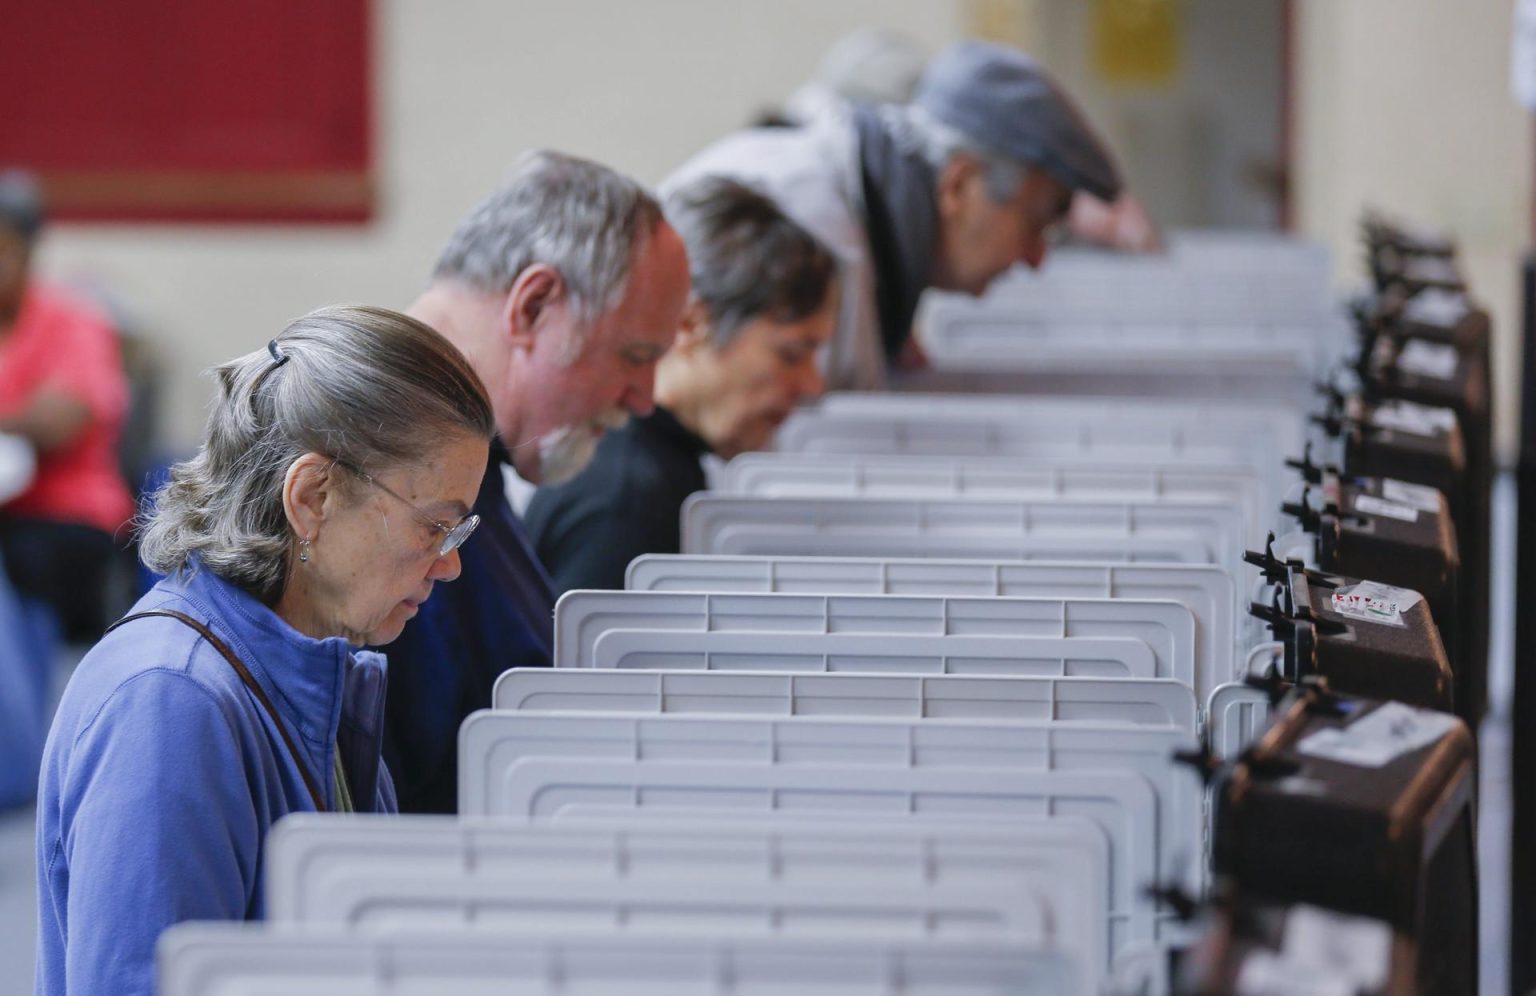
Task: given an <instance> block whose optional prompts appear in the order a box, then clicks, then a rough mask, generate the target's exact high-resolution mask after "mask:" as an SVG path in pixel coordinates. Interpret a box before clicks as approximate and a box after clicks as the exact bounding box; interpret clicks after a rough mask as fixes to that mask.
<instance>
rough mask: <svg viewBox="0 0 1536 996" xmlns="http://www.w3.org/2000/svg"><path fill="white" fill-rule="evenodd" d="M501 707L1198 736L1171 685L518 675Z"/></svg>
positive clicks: (577, 672)
mask: <svg viewBox="0 0 1536 996" xmlns="http://www.w3.org/2000/svg"><path fill="white" fill-rule="evenodd" d="M491 707H492V708H494V709H514V710H523V711H537V712H668V713H677V712H697V713H721V712H726V713H753V714H755V715H761V716H900V717H905V718H908V719H922V718H925V717H931V718H936V719H1024V720H1035V721H1044V720H1055V721H1087V722H1099V723H1137V724H1143V725H1147V726H1174V727H1177V728H1179V729H1181V730H1184V731H1185V732H1186V733H1189V734H1194V733H1196V732H1198V729H1199V726H1198V722H1199V720H1198V715H1197V713H1198V710H1197V708H1196V703H1195V694H1194V692H1193V691H1192V690H1191V689H1190V688H1189V687H1188V686H1186V685H1184V684H1182V683H1180V682H1177V681H1174V680H1173V679H1172V678H1029V677H988V676H984V675H971V674H927V675H902V674H816V673H810V674H785V673H782V672H777V671H606V670H589V669H584V668H545V667H528V668H513V669H512V670H510V671H505V672H503V673H502V675H501V677H499V678H497V679H496V687H495V691H494V692H493V693H492V696H491Z"/></svg>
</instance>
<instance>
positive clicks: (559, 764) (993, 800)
mask: <svg viewBox="0 0 1536 996" xmlns="http://www.w3.org/2000/svg"><path fill="white" fill-rule="evenodd" d="M1192 743H1193V741H1192V739H1191V738H1190V737H1189V736H1188V735H1187V734H1185V733H1183V732H1182V731H1179V730H1176V729H1172V728H1152V727H1134V726H1123V725H1122V726H1100V725H1094V724H1028V723H995V722H977V721H965V720H941V719H925V720H918V721H907V720H896V719H874V718H861V719H824V718H820V717H796V718H794V719H761V718H756V717H751V716H730V717H705V716H694V715H656V716H633V715H624V714H606V715H605V714H596V713H588V714H579V713H553V714H545V713H515V712H501V711H495V710H484V711H481V712H477V713H474V714H473V715H471V716H470V717H469V718H468V719H466V720H465V722H464V725H463V726H462V727H461V729H460V731H459V779H460V780H459V812H460V814H461V815H500V816H521V817H528V818H537V819H558V818H577V817H581V816H584V815H618V814H622V813H626V812H633V811H635V810H651V811H653V812H658V813H666V814H670V815H675V816H684V815H687V814H688V813H689V812H692V811H704V810H714V811H717V812H718V811H726V812H733V813H736V814H738V815H741V816H743V817H747V816H749V815H751V814H754V813H780V814H785V815H789V816H793V815H795V814H798V813H813V814H814V813H820V814H823V815H825V814H831V813H838V814H844V815H846V816H847V817H848V818H850V819H854V818H857V819H859V820H874V821H879V822H884V821H886V820H889V819H891V818H900V817H902V816H904V815H908V814H917V815H921V816H927V817H934V816H939V815H944V816H951V817H957V816H961V815H963V816H964V817H965V818H966V819H967V821H975V822H977V823H978V824H979V823H983V822H990V821H992V820H1016V819H1020V818H1041V817H1054V816H1081V817H1086V818H1088V819H1091V820H1093V821H1094V823H1095V824H1096V825H1098V826H1099V827H1101V828H1102V829H1103V831H1104V833H1105V834H1106V836H1107V837H1108V839H1109V842H1110V858H1109V864H1108V881H1109V883H1110V889H1111V894H1112V896H1113V897H1114V898H1113V902H1112V919H1113V920H1114V921H1115V923H1116V928H1115V931H1114V932H1113V934H1112V935H1111V951H1112V952H1113V953H1114V954H1115V955H1116V956H1118V955H1119V954H1120V953H1121V952H1122V951H1123V950H1128V949H1129V948H1130V947H1131V946H1132V945H1133V944H1145V943H1151V942H1154V941H1156V940H1157V939H1158V934H1159V924H1158V921H1159V917H1158V916H1157V914H1156V910H1155V904H1154V902H1153V900H1151V899H1150V898H1149V897H1148V896H1147V895H1146V894H1145V893H1144V892H1142V891H1141V889H1142V888H1143V887H1144V886H1146V885H1148V884H1150V883H1153V882H1158V881H1161V882H1172V881H1176V880H1177V881H1182V882H1184V883H1186V884H1187V886H1188V887H1190V888H1191V889H1198V888H1199V886H1200V881H1201V877H1202V876H1201V871H1202V869H1201V864H1202V862H1201V856H1202V853H1203V820H1202V814H1201V805H1200V799H1201V791H1202V790H1201V786H1200V784H1199V781H1198V779H1197V778H1196V777H1195V775H1194V773H1193V772H1192V771H1190V770H1188V769H1186V768H1184V767H1183V766H1180V765H1177V764H1175V763H1174V762H1172V761H1171V760H1170V757H1171V755H1172V753H1173V752H1174V751H1178V750H1187V749H1190V747H1191V746H1192Z"/></svg>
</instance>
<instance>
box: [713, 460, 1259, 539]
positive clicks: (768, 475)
mask: <svg viewBox="0 0 1536 996" xmlns="http://www.w3.org/2000/svg"><path fill="white" fill-rule="evenodd" d="M1268 485H1269V480H1268V475H1261V474H1260V473H1259V472H1258V471H1257V470H1255V469H1254V468H1252V467H1250V466H1246V465H1230V466H1204V465H1199V464H1179V463H1176V462H1170V463H1166V464H1158V463H1141V464H1137V463H1132V462H1130V461H1125V462H1118V461H1116V462H1106V463H1095V462H1091V461H1067V462H1065V463H1053V462H1051V461H1049V460H1031V461H1029V462H1028V463H1025V462H1023V461H1020V460H1011V459H1005V458H998V457H944V456H900V455H898V456H880V455H876V456H863V455H859V454H826V453H774V452H765V453H743V454H742V455H740V456H738V457H736V458H735V459H733V460H731V461H730V462H729V463H727V464H726V465H725V466H724V468H723V469H722V470H721V472H720V475H719V477H718V479H717V480H716V481H715V482H714V484H713V485H712V487H711V490H715V491H722V492H725V493H727V494H742V495H756V496H758V497H763V498H777V497H805V496H810V497H816V496H844V497H871V498H878V497H891V498H1029V499H1037V500H1055V501H1098V500H1103V499H1109V500H1114V499H1117V498H1131V499H1136V500H1138V501H1183V502H1189V501H1195V502H1202V501H1203V502H1218V503H1222V504H1227V505H1234V506H1237V507H1238V508H1241V509H1242V510H1243V515H1244V518H1245V519H1246V520H1247V523H1248V529H1247V536H1248V537H1249V539H1250V541H1251V542H1255V543H1257V542H1260V541H1262V540H1263V537H1264V535H1265V533H1266V532H1268V531H1269V530H1271V529H1274V528H1275V522H1276V519H1277V518H1278V505H1277V504H1276V503H1275V502H1272V501H1270V500H1269V498H1270V495H1269V490H1268Z"/></svg>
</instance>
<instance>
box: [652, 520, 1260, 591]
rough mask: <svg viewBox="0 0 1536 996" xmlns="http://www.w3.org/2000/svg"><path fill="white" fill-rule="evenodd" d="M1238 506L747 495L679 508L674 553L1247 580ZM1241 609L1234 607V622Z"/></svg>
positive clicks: (1244, 548) (1243, 523)
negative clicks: (1082, 565) (1116, 565)
mask: <svg viewBox="0 0 1536 996" xmlns="http://www.w3.org/2000/svg"><path fill="white" fill-rule="evenodd" d="M1246 531H1247V523H1246V522H1245V521H1244V519H1243V514H1242V511H1241V510H1240V509H1237V508H1233V507H1230V506H1225V505H1214V504H1210V503H1198V502H1142V501H1133V500H1120V501H1099V502H1052V501H1027V500H1018V499H999V498H968V499H939V498H757V497H752V496H749V495H729V494H716V493H714V492H707V491H706V492H700V493H698V494H694V495H691V496H690V497H689V498H688V500H687V501H686V502H684V503H683V511H682V551H681V552H683V553H689V554H729V555H734V556H817V557H901V558H923V559H933V558H939V559H958V560H974V559H983V560H1052V561H1060V560H1083V561H1090V562H1102V561H1121V562H1130V563H1148V562H1151V563H1179V564H1216V565H1218V566H1220V567H1222V568H1223V569H1225V570H1226V571H1227V572H1228V573H1229V574H1230V575H1231V576H1232V577H1234V578H1239V577H1247V576H1248V574H1249V573H1250V572H1249V568H1248V567H1247V566H1246V564H1245V562H1244V560H1243V554H1244V552H1245V551H1246V549H1247V547H1248V544H1247V542H1246V540H1245V536H1246ZM1239 608H1241V609H1243V610H1246V603H1245V604H1244V605H1242V606H1241V607H1239V606H1238V605H1237V604H1236V602H1234V605H1233V612H1234V617H1236V613H1237V612H1238V610H1239Z"/></svg>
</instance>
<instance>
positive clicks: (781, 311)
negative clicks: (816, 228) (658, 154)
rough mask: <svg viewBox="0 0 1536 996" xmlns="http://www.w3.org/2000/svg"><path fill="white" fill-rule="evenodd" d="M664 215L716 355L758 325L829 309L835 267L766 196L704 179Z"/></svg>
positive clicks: (672, 199)
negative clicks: (683, 254) (684, 253)
mask: <svg viewBox="0 0 1536 996" xmlns="http://www.w3.org/2000/svg"><path fill="white" fill-rule="evenodd" d="M666 210H667V220H668V221H669V222H671V224H672V227H673V228H675V229H677V233H678V235H680V236H682V239H683V244H684V245H685V246H686V247H687V249H688V262H689V268H690V270H691V273H690V276H691V278H692V281H693V294H694V296H695V297H696V298H698V299H699V300H700V301H701V302H703V304H704V307H705V309H706V310H707V311H708V312H709V320H710V327H711V333H712V340H713V342H714V344H715V346H716V347H717V348H718V347H724V346H726V345H728V344H729V343H730V341H731V340H732V339H733V338H734V337H735V335H736V333H737V332H738V331H740V329H741V327H742V326H743V325H744V324H746V323H747V322H749V321H751V320H752V319H754V318H758V317H766V318H771V319H773V320H775V321H780V322H798V321H801V320H803V319H805V318H808V317H810V316H811V315H813V314H815V313H816V311H817V310H818V309H819V308H820V307H821V306H822V304H823V303H825V301H826V299H827V293H828V291H829V290H830V289H831V287H832V281H833V279H834V278H835V276H836V275H837V261H836V260H835V259H834V258H833V256H832V254H831V253H830V252H829V251H828V250H827V249H826V247H824V246H823V245H822V244H821V243H820V242H818V241H816V239H815V238H814V237H813V236H812V235H811V234H810V233H809V232H807V231H806V230H805V229H803V228H801V227H800V226H799V225H797V224H795V222H793V221H791V220H790V219H789V218H788V217H787V216H786V215H785V214H784V212H783V211H781V210H780V209H779V206H778V205H777V204H775V203H774V202H773V201H772V200H770V199H769V198H768V197H767V196H765V195H764V194H762V193H760V192H758V191H756V190H754V189H752V188H751V187H749V186H747V185H745V184H743V183H740V182H738V181H736V180H731V179H728V178H726V177H719V176H706V177H703V178H701V179H698V180H695V181H693V182H691V183H688V184H686V185H684V186H683V187H681V188H679V189H678V190H676V191H673V192H672V193H671V194H670V195H668V197H667V203H666Z"/></svg>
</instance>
